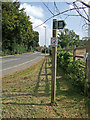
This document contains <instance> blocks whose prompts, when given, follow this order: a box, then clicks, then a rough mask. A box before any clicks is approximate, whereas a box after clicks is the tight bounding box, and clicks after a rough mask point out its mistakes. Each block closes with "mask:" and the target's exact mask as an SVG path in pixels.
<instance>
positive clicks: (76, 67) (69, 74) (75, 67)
mask: <svg viewBox="0 0 90 120" xmlns="http://www.w3.org/2000/svg"><path fill="white" fill-rule="evenodd" d="M70 55H71V53H67V52H65V53H62V52H61V53H59V54H58V56H57V68H62V70H63V71H64V77H65V79H66V80H68V81H69V82H71V83H72V85H73V86H74V87H76V88H78V89H79V90H80V91H81V92H82V93H83V92H84V81H85V71H84V69H83V68H81V67H80V64H81V65H84V64H85V63H84V62H83V61H81V60H80V59H78V60H76V61H75V62H74V63H72V58H71V57H70Z"/></svg>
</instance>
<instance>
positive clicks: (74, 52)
mask: <svg viewBox="0 0 90 120" xmlns="http://www.w3.org/2000/svg"><path fill="white" fill-rule="evenodd" d="M75 57H76V45H74V47H73V63H74V62H75Z"/></svg>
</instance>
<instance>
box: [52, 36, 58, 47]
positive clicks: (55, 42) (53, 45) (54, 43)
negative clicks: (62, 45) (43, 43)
mask: <svg viewBox="0 0 90 120" xmlns="http://www.w3.org/2000/svg"><path fill="white" fill-rule="evenodd" d="M57 44H58V38H56V37H52V38H51V46H52V47H57Z"/></svg>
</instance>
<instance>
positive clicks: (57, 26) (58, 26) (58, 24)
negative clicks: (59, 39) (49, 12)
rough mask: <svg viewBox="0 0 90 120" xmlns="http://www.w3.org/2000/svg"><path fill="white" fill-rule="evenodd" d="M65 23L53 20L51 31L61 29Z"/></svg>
mask: <svg viewBox="0 0 90 120" xmlns="http://www.w3.org/2000/svg"><path fill="white" fill-rule="evenodd" d="M65 25H66V23H65V22H64V20H56V19H53V29H55V30H56V29H63V28H64V27H65Z"/></svg>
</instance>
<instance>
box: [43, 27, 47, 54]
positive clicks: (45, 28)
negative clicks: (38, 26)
mask: <svg viewBox="0 0 90 120" xmlns="http://www.w3.org/2000/svg"><path fill="white" fill-rule="evenodd" d="M43 27H44V28H45V55H46V26H43Z"/></svg>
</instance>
